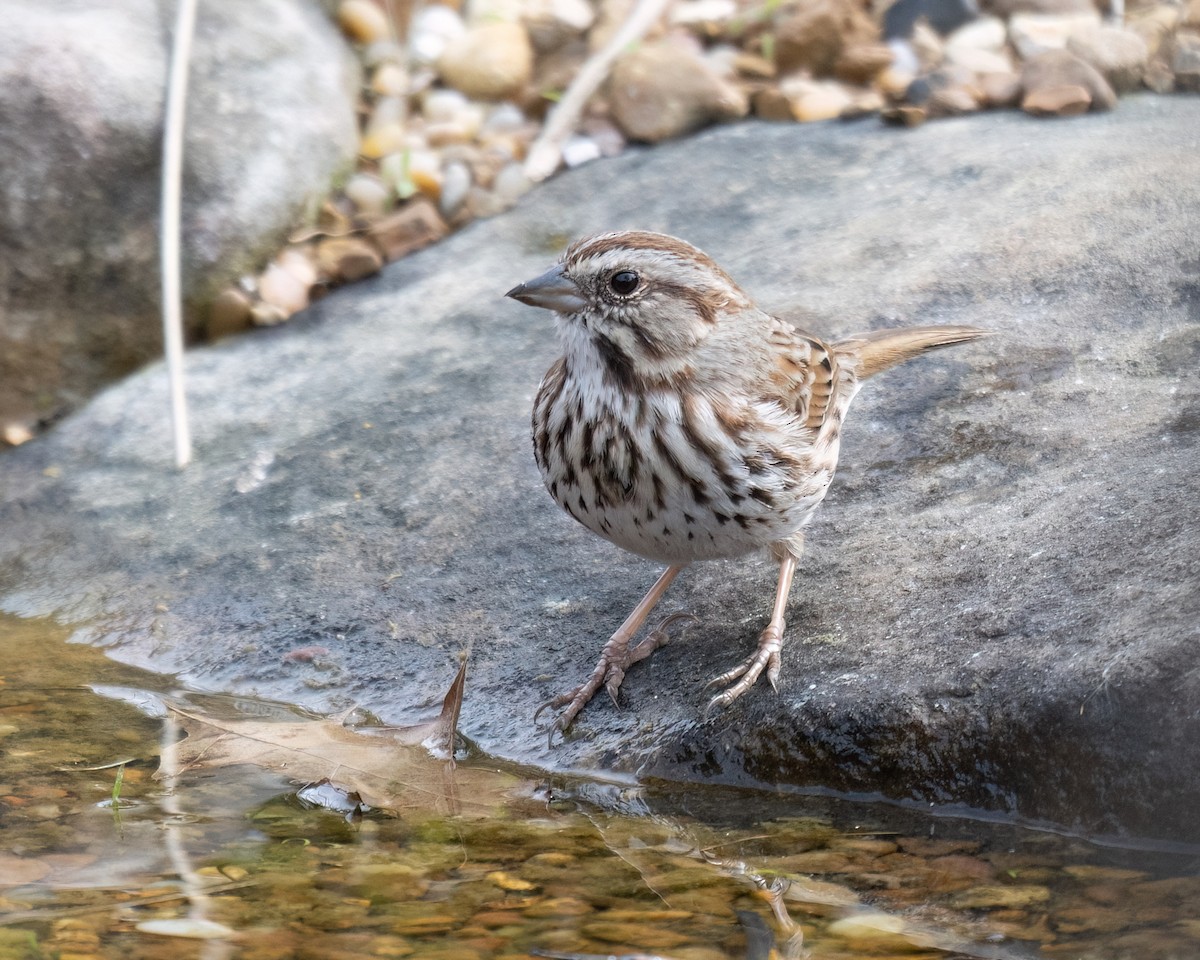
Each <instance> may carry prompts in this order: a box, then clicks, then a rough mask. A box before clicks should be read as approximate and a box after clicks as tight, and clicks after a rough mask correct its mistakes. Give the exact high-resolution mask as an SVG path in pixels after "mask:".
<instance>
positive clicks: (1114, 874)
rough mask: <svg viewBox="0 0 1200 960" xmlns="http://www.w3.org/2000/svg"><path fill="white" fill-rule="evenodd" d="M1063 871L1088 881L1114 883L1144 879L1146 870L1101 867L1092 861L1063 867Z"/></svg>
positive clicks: (1070, 875) (1077, 878)
mask: <svg viewBox="0 0 1200 960" xmlns="http://www.w3.org/2000/svg"><path fill="white" fill-rule="evenodd" d="M1063 873H1065V874H1066V875H1067V876H1069V877H1074V878H1075V879H1076V880H1083V881H1084V882H1086V883H1113V882H1126V881H1129V880H1144V879H1145V878H1146V876H1147V874H1146V871H1145V870H1131V869H1129V868H1128V867H1101V866H1097V865H1096V864H1092V863H1079V864H1072V865H1071V866H1067V867H1063Z"/></svg>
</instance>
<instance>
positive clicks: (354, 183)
mask: <svg viewBox="0 0 1200 960" xmlns="http://www.w3.org/2000/svg"><path fill="white" fill-rule="evenodd" d="M342 189H343V191H344V192H345V194H346V196H347V197H348V198H349V200H350V202H351V203H353V204H354V206H355V208H356V209H357V210H358V212H359V213H362V214H367V215H368V216H381V215H382V214H384V213H385V212H387V210H388V208H389V207H390V206H391V203H392V199H393V197H394V194H393V193H392V191H391V190H389V189H388V186H387V184H385V183H384V182H383V181H382V180H380V179H379V177H377V176H374V175H373V174H370V173H356V174H354V176H352V177H351V178H350V179H349V180H347V181H346V185H345V187H343V188H342Z"/></svg>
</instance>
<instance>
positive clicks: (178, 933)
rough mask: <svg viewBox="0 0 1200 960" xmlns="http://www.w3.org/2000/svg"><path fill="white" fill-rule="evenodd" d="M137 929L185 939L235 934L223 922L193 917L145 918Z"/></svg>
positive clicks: (220, 937)
mask: <svg viewBox="0 0 1200 960" xmlns="http://www.w3.org/2000/svg"><path fill="white" fill-rule="evenodd" d="M136 929H137V930H139V931H141V932H142V933H152V934H155V935H156V936H160V937H180V938H182V939H184V940H224V939H227V938H230V937H233V936H235V933H234V931H233V930H231V929H230V928H229V927H227V926H225V925H224V924H223V923H217V922H216V921H215V920H201V919H198V918H192V917H176V918H168V919H163V920H143V921H142V922H141V923H139V924H138V925H137V928H136Z"/></svg>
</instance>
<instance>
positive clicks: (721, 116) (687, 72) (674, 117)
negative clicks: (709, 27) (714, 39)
mask: <svg viewBox="0 0 1200 960" xmlns="http://www.w3.org/2000/svg"><path fill="white" fill-rule="evenodd" d="M609 103H610V105H611V108H612V115H613V119H614V120H615V121H616V122H617V125H618V126H619V127H620V128H621V130H622V131H623V132H624V133H625V135H626V136H628V137H629V138H630V139H631V140H644V141H646V142H649V143H657V142H658V141H660V140H667V139H670V138H671V137H678V136H682V135H683V134H685V133H690V132H691V131H692V130H696V129H698V128H700V127H702V126H705V125H706V124H709V123H712V122H715V121H720V120H731V119H735V118H738V117H743V116H745V115H746V112H747V110H748V109H749V104H748V103H747V100H746V96H745V94H744V93H742V92H741V90H740V89H738V88H737V87H736V86H734V85H733V84H731V83H729V82H727V81H725V80H723V79H722V78H721V77H719V76H717V75H716V74H715V73H714V72H713V70H712V68H711V67H709V66H708V64H706V63H705V62H704V61H703V60H702V59H701V58H700V57H699V56H697V55H696V54H695V53H693V52H692V51H691V50H688V49H686V48H684V47H681V46H677V45H675V44H670V43H647V44H644V45H643V46H640V47H638V48H637V49H636V50H634V51H632V52H631V53H627V54H626V55H625V56H623V57H621V59H620V60H618V61H617V63H616V66H615V67H614V68H613V72H612V78H611V80H610V82H609Z"/></svg>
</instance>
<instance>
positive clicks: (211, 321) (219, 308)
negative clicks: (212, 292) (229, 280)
mask: <svg viewBox="0 0 1200 960" xmlns="http://www.w3.org/2000/svg"><path fill="white" fill-rule="evenodd" d="M250 309H251V306H250V298H249V297H247V296H246V295H245V294H244V293H242V291H241V290H238V289H237V288H235V287H230V288H229V289H227V290H222V291H221V292H220V293H218V294H217V295H216V296H215V297H214V298H213V302H212V303H211V304H210V305H209V308H208V320H207V322H206V323H205V324H204V334H205V336H206V337H208V339H209V340H220V339H221V338H222V337H228V336H232V335H233V334H235V333H241V332H242V331H243V330H246V329H247V328H248V327H249V326H250V324H251V317H250Z"/></svg>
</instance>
